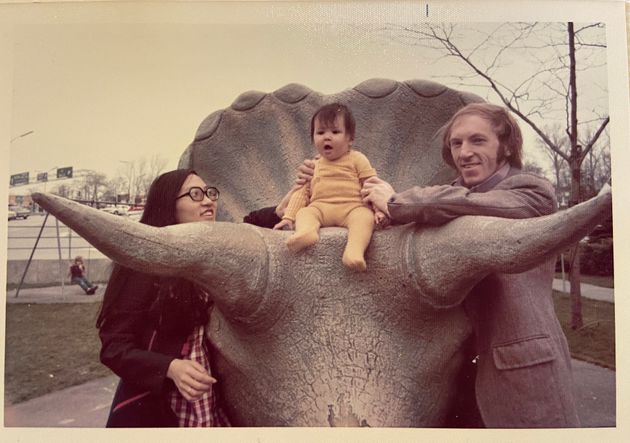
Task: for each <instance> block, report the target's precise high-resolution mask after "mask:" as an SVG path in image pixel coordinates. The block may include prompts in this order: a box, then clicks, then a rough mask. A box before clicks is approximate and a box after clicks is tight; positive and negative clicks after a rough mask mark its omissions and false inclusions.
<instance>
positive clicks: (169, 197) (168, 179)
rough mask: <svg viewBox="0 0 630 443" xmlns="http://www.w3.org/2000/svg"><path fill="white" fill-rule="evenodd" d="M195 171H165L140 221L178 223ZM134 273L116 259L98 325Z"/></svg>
mask: <svg viewBox="0 0 630 443" xmlns="http://www.w3.org/2000/svg"><path fill="white" fill-rule="evenodd" d="M191 174H195V175H197V173H196V172H195V171H193V170H192V169H176V170H174V171H169V172H165V173H164V174H162V175H160V176H158V177H157V178H156V179H155V180H153V183H151V187H150V188H149V192H148V194H147V202H146V204H145V205H144V212H143V213H142V217H141V218H140V223H144V224H146V225H151V226H156V227H163V226H170V225H175V224H177V219H176V217H175V215H176V212H175V205H176V202H177V197H178V194H179V191H180V189H181V187H182V185H183V184H184V182H185V181H186V179H187V178H188V176H189V175H191ZM134 274H136V271H134V270H131V269H129V268H126V267H124V266H120V265H119V264H116V263H115V264H114V266H113V268H112V273H111V275H110V277H109V282H108V283H107V289H106V290H105V295H104V296H103V304H102V305H101V309H100V312H99V313H98V318H97V320H96V327H97V328H100V327H101V326H102V325H103V323H104V321H105V320H106V317H107V316H108V315H109V314H110V313H111V311H112V308H113V307H114V306H115V304H116V298H117V297H118V295H119V294H120V292H121V291H122V289H123V287H124V286H125V284H126V283H127V281H128V280H129V279H130V278H133V277H134ZM158 280H159V278H158V277H156V279H155V281H158Z"/></svg>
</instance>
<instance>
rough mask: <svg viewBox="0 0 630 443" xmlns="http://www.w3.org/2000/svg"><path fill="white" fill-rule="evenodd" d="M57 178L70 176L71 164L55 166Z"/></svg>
mask: <svg viewBox="0 0 630 443" xmlns="http://www.w3.org/2000/svg"><path fill="white" fill-rule="evenodd" d="M57 178H72V166H68V167H66V168H57Z"/></svg>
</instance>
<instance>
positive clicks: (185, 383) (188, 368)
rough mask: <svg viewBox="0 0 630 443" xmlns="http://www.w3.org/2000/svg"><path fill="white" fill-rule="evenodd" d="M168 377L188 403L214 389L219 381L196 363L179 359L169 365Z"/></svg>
mask: <svg viewBox="0 0 630 443" xmlns="http://www.w3.org/2000/svg"><path fill="white" fill-rule="evenodd" d="M166 376H167V377H168V378H170V379H171V380H173V382H174V383H175V386H177V390H178V391H179V392H180V393H181V394H182V396H183V397H184V398H185V399H186V400H188V401H194V400H198V399H200V398H201V396H202V395H203V394H204V393H205V392H208V391H210V389H212V384H213V383H216V382H217V380H216V379H215V378H214V377H211V376H210V375H208V372H207V371H206V370H205V369H204V367H203V366H201V365H200V364H199V363H197V362H196V361H192V360H180V359H178V358H176V359H174V360H173V361H171V364H170V365H168V371H166Z"/></svg>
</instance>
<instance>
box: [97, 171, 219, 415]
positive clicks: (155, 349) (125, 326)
mask: <svg viewBox="0 0 630 443" xmlns="http://www.w3.org/2000/svg"><path fill="white" fill-rule="evenodd" d="M218 198H219V191H218V190H217V189H216V188H213V187H208V186H207V185H206V183H205V182H204V181H203V180H202V179H201V177H199V176H198V175H197V174H196V173H195V172H194V171H192V170H186V169H180V170H175V171H170V172H166V173H164V174H162V175H160V176H159V177H157V178H156V179H155V180H154V181H153V183H152V184H151V187H150V189H149V192H148V197H147V202H146V205H145V207H144V212H143V214H142V218H141V219H140V222H141V223H144V224H147V225H151V226H157V227H162V226H169V225H175V224H179V223H188V222H197V221H214V220H215V216H216V211H217V199H218ZM211 309H212V300H211V299H210V295H209V294H208V292H207V291H206V290H205V289H203V288H201V287H199V286H197V285H196V284H194V283H192V282H189V281H187V280H184V279H181V278H166V277H156V276H153V275H149V274H145V273H142V272H138V271H134V270H132V269H129V268H126V267H123V266H120V265H114V269H113V271H112V275H111V277H110V280H109V284H108V285H107V289H106V291H105V296H104V298H103V306H102V308H101V311H100V313H99V315H98V319H97V323H96V326H97V327H98V328H99V336H100V339H101V343H102V348H101V354H100V355H101V362H103V364H105V365H106V366H107V367H109V368H110V369H111V370H112V371H114V373H116V375H118V376H119V377H120V383H119V384H118V388H117V389H116V393H115V395H114V400H113V402H112V407H111V410H110V413H109V418H108V420H107V424H106V426H107V427H208V426H229V422H228V420H227V418H226V417H225V415H224V414H223V412H222V410H221V408H220V406H219V401H218V399H217V397H216V391H215V390H214V389H213V385H214V383H216V381H217V380H216V379H215V378H214V377H213V376H212V373H211V368H210V360H211V358H210V354H209V349H210V346H209V343H208V342H207V338H206V334H205V331H206V324H207V323H208V321H209V315H210V314H209V312H210V310H211Z"/></svg>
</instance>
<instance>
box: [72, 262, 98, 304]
mask: <svg viewBox="0 0 630 443" xmlns="http://www.w3.org/2000/svg"><path fill="white" fill-rule="evenodd" d="M84 274H85V265H84V264H83V257H81V256H80V255H77V256H76V257H75V258H74V262H73V263H72V265H70V273H69V275H70V277H71V280H70V281H72V283H75V284H78V285H79V286H81V289H83V290H84V291H85V294H86V295H93V294H94V293H95V292H96V290H97V289H98V286H97V285H93V284H92V283H91V282H90V281H89V280H88V279H87V278H86V277H85V275H84Z"/></svg>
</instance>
